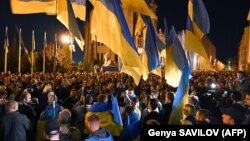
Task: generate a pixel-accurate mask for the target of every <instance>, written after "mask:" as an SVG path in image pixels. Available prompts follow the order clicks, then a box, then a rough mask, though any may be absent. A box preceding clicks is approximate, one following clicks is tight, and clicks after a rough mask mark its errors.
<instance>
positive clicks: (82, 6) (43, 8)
mask: <svg viewBox="0 0 250 141" xmlns="http://www.w3.org/2000/svg"><path fill="white" fill-rule="evenodd" d="M60 1H61V0H10V4H11V11H12V13H13V14H35V13H46V14H47V15H56V14H57V9H56V7H57V6H56V4H57V2H60ZM71 3H72V6H73V11H74V13H75V16H76V17H77V18H79V19H81V20H82V21H85V17H86V0H71Z"/></svg>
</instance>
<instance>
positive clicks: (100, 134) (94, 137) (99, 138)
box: [85, 114, 113, 141]
mask: <svg viewBox="0 0 250 141" xmlns="http://www.w3.org/2000/svg"><path fill="white" fill-rule="evenodd" d="M87 126H88V128H89V130H90V135H89V136H88V137H87V139H85V141H113V137H112V135H111V133H110V132H109V131H108V130H107V129H105V128H101V127H100V120H99V117H98V116H97V115H96V114H93V115H91V116H90V117H88V119H87Z"/></svg>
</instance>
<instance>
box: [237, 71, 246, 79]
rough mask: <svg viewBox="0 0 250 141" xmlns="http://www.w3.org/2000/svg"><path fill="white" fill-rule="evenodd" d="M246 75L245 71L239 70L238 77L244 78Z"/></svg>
mask: <svg viewBox="0 0 250 141" xmlns="http://www.w3.org/2000/svg"><path fill="white" fill-rule="evenodd" d="M244 77H245V73H244V72H243V71H238V72H237V79H238V80H242V79H243V78H244Z"/></svg>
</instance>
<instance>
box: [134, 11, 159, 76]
mask: <svg viewBox="0 0 250 141" xmlns="http://www.w3.org/2000/svg"><path fill="white" fill-rule="evenodd" d="M138 21H143V22H142V24H141V25H142V26H144V25H145V28H144V29H143V30H145V31H142V32H143V38H144V39H145V43H144V49H145V52H143V53H142V54H141V55H142V63H143V66H144V67H143V69H144V70H143V79H144V80H146V79H147V78H148V74H149V72H152V71H153V73H155V74H156V75H159V76H161V69H160V61H159V53H158V49H157V43H156V42H157V38H159V37H158V36H157V34H156V32H155V30H154V27H153V23H152V21H151V19H150V18H149V17H148V16H139V17H138ZM137 26H140V25H137ZM159 40H160V39H159Z"/></svg>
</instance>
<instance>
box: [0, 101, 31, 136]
mask: <svg viewBox="0 0 250 141" xmlns="http://www.w3.org/2000/svg"><path fill="white" fill-rule="evenodd" d="M17 110H18V103H17V102H16V101H14V100H10V101H8V102H7V103H6V105H5V111H6V114H5V115H4V116H3V117H2V118H1V119H0V140H1V141H26V140H27V138H26V137H27V136H26V132H27V131H28V130H30V129H31V123H30V120H29V119H28V118H27V117H26V116H25V115H23V114H20V113H19V112H17Z"/></svg>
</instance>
